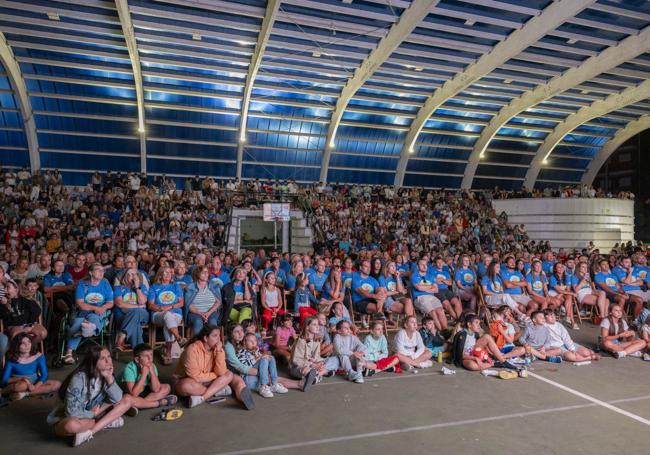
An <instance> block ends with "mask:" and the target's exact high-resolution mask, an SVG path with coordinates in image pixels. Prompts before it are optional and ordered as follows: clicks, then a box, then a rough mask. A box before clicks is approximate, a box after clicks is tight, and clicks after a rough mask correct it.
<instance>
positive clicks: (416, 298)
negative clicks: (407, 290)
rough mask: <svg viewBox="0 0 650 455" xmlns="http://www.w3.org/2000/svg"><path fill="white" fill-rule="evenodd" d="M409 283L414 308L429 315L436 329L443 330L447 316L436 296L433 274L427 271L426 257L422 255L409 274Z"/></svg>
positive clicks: (436, 286) (436, 288) (436, 289)
mask: <svg viewBox="0 0 650 455" xmlns="http://www.w3.org/2000/svg"><path fill="white" fill-rule="evenodd" d="M411 284H412V288H411V293H412V295H413V305H415V308H417V309H418V310H419V311H420V312H421V313H422V314H424V315H426V316H431V318H432V319H433V322H434V324H435V326H436V328H437V329H438V330H445V329H446V328H447V316H446V315H445V311H444V309H443V308H442V302H441V301H440V300H439V299H438V298H437V297H436V293H437V292H438V285H437V284H436V278H435V276H434V275H433V274H432V273H430V271H429V267H428V264H427V259H426V258H424V257H423V258H422V259H420V260H419V261H418V262H417V269H416V270H415V272H414V273H413V275H412V276H411Z"/></svg>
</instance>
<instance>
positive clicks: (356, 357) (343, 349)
mask: <svg viewBox="0 0 650 455" xmlns="http://www.w3.org/2000/svg"><path fill="white" fill-rule="evenodd" d="M336 332H337V333H336V335H334V353H335V354H336V355H337V357H338V359H339V363H340V365H341V369H342V370H345V373H346V375H347V378H348V380H350V381H354V382H356V383H357V384H363V368H364V366H365V364H366V362H365V355H364V352H365V350H366V347H365V345H364V344H363V343H362V342H361V341H360V340H359V338H357V337H356V335H354V334H353V333H352V329H351V328H350V323H349V322H348V321H345V320H343V321H339V323H338V324H336Z"/></svg>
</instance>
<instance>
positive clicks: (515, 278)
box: [510, 275, 520, 283]
mask: <svg viewBox="0 0 650 455" xmlns="http://www.w3.org/2000/svg"><path fill="white" fill-rule="evenodd" d="M519 281H520V280H519V277H518V276H517V275H512V276H511V277H510V282H511V283H519Z"/></svg>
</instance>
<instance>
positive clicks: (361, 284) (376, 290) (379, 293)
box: [352, 260, 386, 319]
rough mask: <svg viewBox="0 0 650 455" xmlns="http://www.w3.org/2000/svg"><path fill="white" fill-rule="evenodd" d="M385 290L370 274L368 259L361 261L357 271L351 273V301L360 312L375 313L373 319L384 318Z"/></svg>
mask: <svg viewBox="0 0 650 455" xmlns="http://www.w3.org/2000/svg"><path fill="white" fill-rule="evenodd" d="M385 301H386V291H385V290H384V289H383V288H380V287H379V282H378V281H377V280H376V279H374V278H373V277H371V276H370V261H368V260H364V261H361V267H360V268H359V271H358V272H356V273H354V274H353V275H352V302H353V303H354V309H355V310H356V311H358V312H359V313H362V314H373V313H374V314H375V319H386V316H385V315H384V302H385Z"/></svg>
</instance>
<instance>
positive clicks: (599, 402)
mask: <svg viewBox="0 0 650 455" xmlns="http://www.w3.org/2000/svg"><path fill="white" fill-rule="evenodd" d="M528 375H529V376H530V377H533V378H535V379H538V380H540V381H542V382H545V383H547V384H549V385H552V386H554V387H557V388H558V389H560V390H564V391H565V392H568V393H571V394H573V395H575V396H577V397H580V398H582V399H583V400H587V401H591V402H592V403H594V404H597V405H598V406H602V407H604V408H607V409H609V410H610V411H614V412H617V413H619V414H621V415H624V416H626V417H629V418H630V419H633V420H636V421H637V422H641V423H642V424H644V425H648V426H650V420H648V419H644V418H643V417H641V416H638V415H636V414H632V413H631V412H628V411H626V410H625V409H621V408H617V407H616V406H612V405H611V404H610V403H606V402H604V401H602V400H599V399H598V398H594V397H592V396H591V395H587V394H585V393H582V392H579V391H577V390H574V389H572V388H571V387H567V386H565V385H562V384H560V383H558V382H555V381H551V380H550V379H548V378H545V377H544V376H540V375H538V374H537V373H533V372H528Z"/></svg>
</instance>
